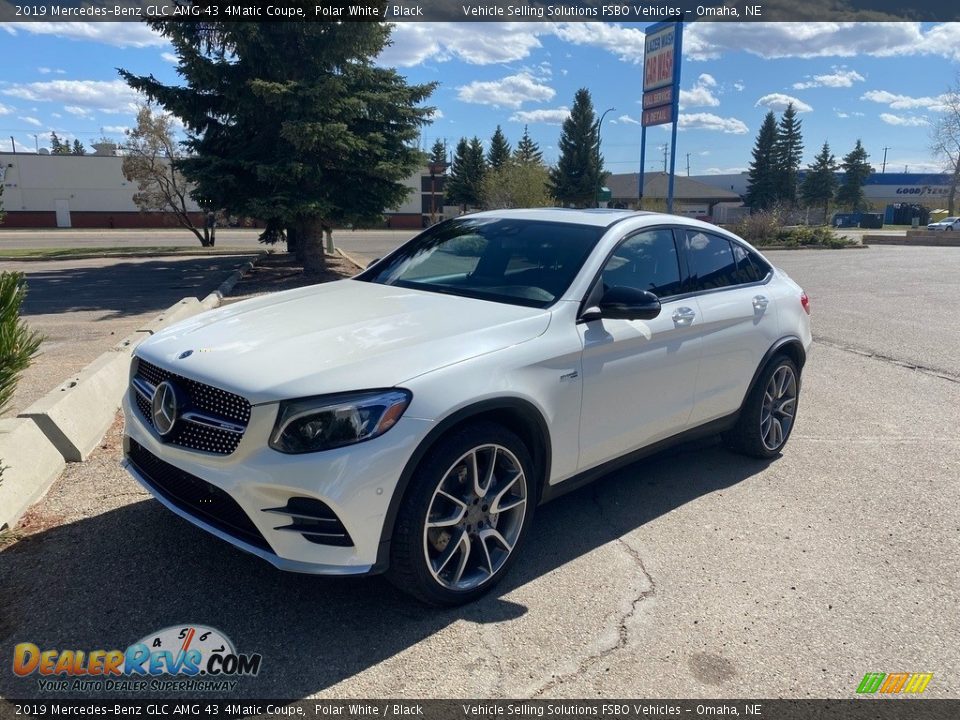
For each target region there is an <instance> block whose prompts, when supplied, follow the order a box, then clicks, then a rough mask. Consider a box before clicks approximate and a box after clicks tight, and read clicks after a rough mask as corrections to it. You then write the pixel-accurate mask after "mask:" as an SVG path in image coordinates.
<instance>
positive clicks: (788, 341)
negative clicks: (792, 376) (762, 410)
mask: <svg viewBox="0 0 960 720" xmlns="http://www.w3.org/2000/svg"><path fill="white" fill-rule="evenodd" d="M776 355H786V356H787V357H789V358H790V359H791V360H793V362H794V364H796V366H797V370H800V371H801V375H802V372H803V366H804V364H805V363H806V362H807V351H806V350H805V349H804V347H803V342H802V341H801V340H800V338H798V337H797V336H796V335H788V336H786V337H782V338H780V339H779V340H777V341H776V342H775V343H774V344H773V345H771V346H770V348H769V349H768V350H767V352H766V353H764V355H763V358H762V359H761V360H760V363H759V364H758V365H757V369H756V370H754V372H753V377H752V378H751V379H750V384H749V385H748V386H747V392H746V394H745V395H744V396H743V400H742V401H741V403H740V410H741V411H742V410H743V406H744V404H745V403H746V402H747V400H748V399H749V398H750V395H751V393H753V390H754V388H755V387H756V386H757V382H759V380H760V374H761V373H762V372H763V370H764V368H765V367H767V365H768V364H769V363H770V361H771V360H772V359H773V358H774V356H776ZM797 380H798V381H799V380H800V378H797Z"/></svg>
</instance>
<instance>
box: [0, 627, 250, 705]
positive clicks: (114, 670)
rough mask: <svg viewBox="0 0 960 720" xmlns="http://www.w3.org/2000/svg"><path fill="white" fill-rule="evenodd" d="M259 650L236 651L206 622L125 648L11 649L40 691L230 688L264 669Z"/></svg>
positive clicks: (17, 668)
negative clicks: (261, 667)
mask: <svg viewBox="0 0 960 720" xmlns="http://www.w3.org/2000/svg"><path fill="white" fill-rule="evenodd" d="M261 660H262V657H261V655H260V654H259V653H238V652H237V650H236V648H235V647H234V645H233V642H231V640H230V638H228V637H227V636H226V635H224V634H223V633H222V632H220V631H219V630H216V629H214V628H210V627H204V626H202V625H185V626H184V625H180V626H173V627H168V628H164V629H163V630H160V631H159V632H156V633H151V634H149V635H147V636H146V637H144V638H142V639H141V640H139V641H137V642H135V643H133V644H132V645H130V646H129V647H128V648H127V649H126V650H41V649H40V648H39V647H38V646H37V645H35V644H33V643H28V642H25V643H19V644H17V645H16V647H14V649H13V672H14V674H16V675H18V676H20V677H29V676H32V675H36V676H37V684H38V686H39V689H40V691H41V692H100V691H107V692H131V691H132V692H140V691H158V690H159V691H174V692H177V691H179V692H186V691H209V692H229V691H232V690H234V689H235V688H236V686H237V683H238V682H239V681H238V679H237V678H239V677H242V676H255V675H257V673H259V672H260V664H261Z"/></svg>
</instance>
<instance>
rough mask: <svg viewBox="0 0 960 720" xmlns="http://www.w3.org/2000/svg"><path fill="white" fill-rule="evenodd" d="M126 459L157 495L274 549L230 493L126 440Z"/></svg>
mask: <svg viewBox="0 0 960 720" xmlns="http://www.w3.org/2000/svg"><path fill="white" fill-rule="evenodd" d="M129 443H130V446H129V449H128V451H127V459H128V460H129V461H130V463H131V464H133V466H134V467H135V468H136V469H137V471H138V472H139V473H140V475H141V477H143V479H144V480H145V481H146V482H147V484H148V485H149V486H150V487H151V489H153V490H154V492H156V493H157V494H158V495H160V496H162V497H163V498H164V499H166V500H167V501H169V502H171V503H172V504H173V505H175V506H176V507H178V508H180V509H181V510H183V511H184V512H187V513H189V514H190V515H192V516H194V517H196V518H197V519H199V520H202V521H203V522H205V523H207V524H208V525H211V526H213V527H215V528H216V529H217V530H220V531H221V532H225V533H227V534H228V535H231V536H232V537H235V538H237V539H238V540H242V541H243V542H245V543H247V544H249V545H253V546H254V547H258V548H260V549H261V550H266V551H268V552H273V549H272V548H271V547H270V545H269V544H268V543H267V541H266V539H265V538H264V537H263V535H262V534H261V533H260V531H259V530H257V527H256V525H254V524H253V521H252V520H250V517H249V516H248V515H247V514H246V513H245V512H244V511H243V508H241V507H240V505H238V504H237V501H236V500H234V499H233V498H232V497H230V495H228V494H227V493H225V492H224V491H223V490H221V489H220V488H218V487H217V486H216V485H211V484H210V483H208V482H207V481H206V480H201V479H200V478H198V477H197V476H196V475H191V474H190V473H188V472H186V471H184V470H181V469H179V468H177V467H174V466H173V465H171V464H170V463H168V462H166V461H164V460H161V459H160V458H158V457H157V456H156V455H154V454H153V453H151V452H150V451H149V450H147V449H146V448H144V447H143V446H142V445H140V444H139V443H138V442H137V441H136V440H134V439H132V438H130V439H129Z"/></svg>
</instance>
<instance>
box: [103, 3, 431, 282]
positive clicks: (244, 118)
mask: <svg viewBox="0 0 960 720" xmlns="http://www.w3.org/2000/svg"><path fill="white" fill-rule="evenodd" d="M372 4H374V5H376V6H378V8H379V12H380V14H381V16H382V15H383V13H384V11H385V8H386V0H375V1H374V2H373V3H372ZM293 6H295V7H304V8H306V7H309V8H310V10H311V11H312V10H313V7H314V6H313V5H310V4H309V3H308V2H306V1H305V0H293ZM149 25H150V26H151V28H152V29H153V30H155V31H157V32H159V33H160V34H161V35H163V36H164V37H166V38H167V39H168V40H169V41H170V42H171V43H172V45H173V48H174V50H175V52H176V54H177V57H178V60H179V63H178V66H177V71H178V73H179V74H180V78H179V79H178V82H177V84H174V85H164V84H162V83H161V82H160V81H159V80H157V79H156V78H155V77H153V76H137V75H134V74H133V73H130V72H127V71H124V70H121V71H120V74H121V76H122V77H123V78H124V79H125V80H126V81H127V83H128V84H129V85H130V86H131V87H133V88H134V89H136V90H137V91H139V92H141V93H143V94H144V95H146V96H147V97H148V98H149V99H150V100H151V101H153V102H155V103H158V104H159V105H161V106H162V107H163V108H164V109H166V110H167V111H168V112H170V113H172V114H173V115H175V116H177V117H179V118H180V119H182V120H183V122H184V125H185V127H186V135H187V139H186V149H187V151H188V157H186V158H184V159H183V160H182V161H181V162H180V163H178V165H179V169H180V170H181V171H182V172H183V173H184V175H185V176H186V178H187V179H188V180H189V181H190V182H191V183H192V184H193V185H194V186H195V188H196V189H195V190H194V192H193V195H194V198H195V199H199V200H202V201H203V202H204V204H206V205H207V206H209V207H212V208H222V209H224V210H226V211H227V212H229V213H230V214H233V215H239V216H247V217H254V218H257V219H260V220H261V221H263V222H265V223H266V224H267V226H268V228H270V229H272V230H273V237H276V236H277V235H278V234H279V232H278V229H281V228H285V229H286V230H287V238H288V243H289V246H292V247H293V248H296V249H297V251H298V255H299V256H300V258H301V260H302V261H303V263H304V270H305V271H307V272H308V273H315V272H319V271H321V270H322V269H323V267H324V254H323V235H324V234H326V235H327V237H328V240H329V239H330V232H331V230H332V228H333V227H334V226H336V225H341V224H346V223H353V224H358V223H364V222H370V221H373V220H378V219H379V218H381V217H382V212H383V209H384V208H386V207H395V206H397V205H398V204H400V203H401V202H402V201H403V200H404V199H405V198H406V197H407V195H408V194H409V192H410V190H409V189H408V188H406V187H405V186H404V184H403V180H405V179H406V178H408V177H409V176H410V175H411V174H412V173H413V172H414V171H415V170H416V169H417V167H419V166H421V165H422V163H423V161H424V159H425V158H424V157H423V154H422V153H421V152H420V151H419V149H418V148H417V147H416V140H417V138H418V137H419V134H420V129H421V127H422V126H423V125H425V124H427V123H428V122H429V118H430V117H431V115H432V113H433V111H434V109H433V108H431V107H426V106H423V105H422V104H421V103H422V102H424V101H425V100H426V99H427V98H428V97H429V96H430V94H431V93H432V92H433V90H434V87H435V84H433V83H430V84H424V85H408V84H407V81H406V79H405V78H404V77H403V76H401V75H399V74H398V73H397V72H396V71H395V70H393V69H390V68H384V67H380V66H379V65H377V64H375V63H374V62H373V60H374V58H376V57H377V55H379V53H380V52H381V50H383V48H384V47H385V46H386V44H387V42H388V38H389V34H390V26H389V25H387V24H385V23H326V22H324V23H296V22H290V23H232V22H203V23H183V22H181V21H180V19H179V18H177V19H174V18H170V19H166V20H164V19H156V20H150V21H149Z"/></svg>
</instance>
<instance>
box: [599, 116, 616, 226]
mask: <svg viewBox="0 0 960 720" xmlns="http://www.w3.org/2000/svg"><path fill="white" fill-rule="evenodd" d="M614 110H616V108H607V109H606V110H604V111H603V114H602V115H601V116H600V120H599V122H597V207H600V187H601V185H602V184H603V173H601V172H600V128H601V127H603V119H604V118H605V117H606V116H607V113H608V112H613V111H614Z"/></svg>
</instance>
